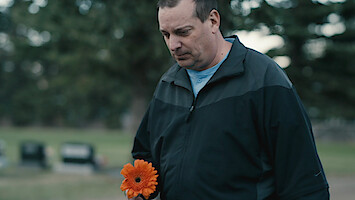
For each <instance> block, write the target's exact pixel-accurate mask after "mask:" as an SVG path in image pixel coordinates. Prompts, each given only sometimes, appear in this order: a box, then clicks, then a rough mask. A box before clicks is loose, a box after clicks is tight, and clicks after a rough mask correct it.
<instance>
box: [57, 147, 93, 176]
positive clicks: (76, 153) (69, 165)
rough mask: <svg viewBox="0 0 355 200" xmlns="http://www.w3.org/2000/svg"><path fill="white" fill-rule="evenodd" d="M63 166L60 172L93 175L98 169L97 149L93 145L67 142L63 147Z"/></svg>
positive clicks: (61, 151)
mask: <svg viewBox="0 0 355 200" xmlns="http://www.w3.org/2000/svg"><path fill="white" fill-rule="evenodd" d="M60 153H61V158H62V165H60V166H58V167H57V170H58V171H61V172H71V173H92V172H93V171H94V170H95V169H96V162H95V149H94V147H93V146H92V145H91V144H87V143H78V142H67V143H64V144H62V146H61V150H60Z"/></svg>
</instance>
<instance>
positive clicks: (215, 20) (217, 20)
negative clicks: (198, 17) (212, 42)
mask: <svg viewBox="0 0 355 200" xmlns="http://www.w3.org/2000/svg"><path fill="white" fill-rule="evenodd" d="M208 20H209V21H210V22H211V28H212V33H217V32H218V31H219V26H220V24H221V17H220V15H219V13H218V11H217V10H216V9H213V10H211V12H210V15H209V16H208Z"/></svg>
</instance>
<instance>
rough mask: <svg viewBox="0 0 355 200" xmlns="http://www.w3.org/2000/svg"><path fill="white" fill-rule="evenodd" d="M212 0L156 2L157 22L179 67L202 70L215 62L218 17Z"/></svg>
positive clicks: (217, 41) (218, 44) (163, 0)
mask: <svg viewBox="0 0 355 200" xmlns="http://www.w3.org/2000/svg"><path fill="white" fill-rule="evenodd" d="M216 8H217V3H216V1H215V0H160V1H159V2H158V21H159V28H160V31H161V33H162V34H163V36H164V40H165V43H166V45H167V46H168V48H169V51H170V53H171V55H172V56H173V58H174V59H175V60H176V61H177V62H178V64H179V65H180V66H181V67H184V68H187V69H194V70H204V69H207V68H209V67H212V66H213V65H215V64H217V63H218V62H217V61H218V55H217V54H218V52H219V51H220V42H221V38H222V40H223V37H222V35H221V33H220V30H219V26H220V16H219V13H218V11H217V10H216Z"/></svg>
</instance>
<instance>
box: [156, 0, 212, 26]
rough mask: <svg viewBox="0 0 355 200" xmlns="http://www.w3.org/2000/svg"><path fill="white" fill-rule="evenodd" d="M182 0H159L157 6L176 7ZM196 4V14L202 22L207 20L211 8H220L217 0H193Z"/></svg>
mask: <svg viewBox="0 0 355 200" xmlns="http://www.w3.org/2000/svg"><path fill="white" fill-rule="evenodd" d="M180 1H181V0H159V2H158V4H157V6H158V9H159V8H165V7H168V8H173V7H175V6H176V5H177V4H178V3H180ZM193 2H195V4H196V9H195V14H194V15H195V16H196V17H198V18H199V19H200V20H201V22H204V21H206V19H207V18H208V16H209V14H210V12H211V10H213V9H215V10H218V5H217V1H216V0H193Z"/></svg>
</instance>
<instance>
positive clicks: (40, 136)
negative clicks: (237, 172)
mask: <svg viewBox="0 0 355 200" xmlns="http://www.w3.org/2000/svg"><path fill="white" fill-rule="evenodd" d="M0 140H4V141H5V142H6V144H7V148H6V152H5V153H6V155H7V157H8V159H9V161H10V166H9V167H8V168H6V169H0V199H1V200H24V199H26V200H84V199H85V200H94V199H95V200H96V199H100V200H114V199H115V200H118V199H124V197H123V195H122V192H121V191H120V189H119V186H120V184H121V181H122V177H121V176H120V175H119V171H120V169H121V168H122V166H123V165H124V164H126V163H127V162H130V161H131V158H130V150H131V147H132V141H133V136H132V135H129V134H127V133H124V132H121V131H117V130H85V129H53V128H1V127H0ZM24 140H36V141H41V142H43V143H45V144H46V145H47V147H50V148H51V149H52V150H53V154H52V155H51V160H50V162H51V164H53V165H55V164H56V163H59V162H60V155H59V149H60V145H61V144H62V143H63V142H68V141H75V142H87V143H90V144H93V145H94V146H95V147H96V150H97V154H99V155H102V156H104V157H106V158H107V160H108V165H107V166H106V168H105V169H104V170H103V171H101V172H99V173H96V174H93V175H73V174H60V173H55V172H53V171H51V170H47V171H40V170H35V169H23V168H19V167H18V163H19V154H20V153H19V149H20V144H21V142H22V141H24ZM317 148H318V153H319V155H320V158H321V160H322V163H323V166H324V169H325V172H326V174H327V175H328V176H348V175H350V176H354V175H355V156H354V155H355V142H354V141H353V142H331V141H317ZM108 172H115V174H116V176H112V175H109V173H108Z"/></svg>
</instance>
